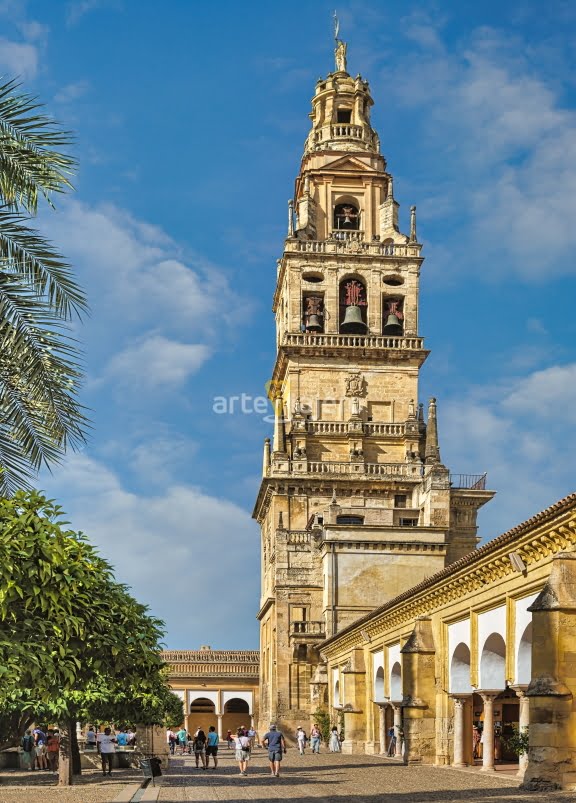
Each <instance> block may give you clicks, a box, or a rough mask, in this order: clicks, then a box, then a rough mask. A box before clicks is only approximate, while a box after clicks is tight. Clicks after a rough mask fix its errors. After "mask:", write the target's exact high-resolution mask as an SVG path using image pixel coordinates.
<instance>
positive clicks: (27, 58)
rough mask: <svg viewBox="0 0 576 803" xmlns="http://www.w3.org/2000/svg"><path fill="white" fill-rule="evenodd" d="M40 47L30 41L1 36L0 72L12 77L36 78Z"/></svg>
mask: <svg viewBox="0 0 576 803" xmlns="http://www.w3.org/2000/svg"><path fill="white" fill-rule="evenodd" d="M38 58H39V54H38V48H37V47H36V46H35V45H33V44H30V43H29V42H13V41H11V40H10V39H6V38H5V37H0V72H2V73H4V74H6V75H7V76H8V77H11V78H19V77H21V78H34V76H35V75H36V73H37V71H38Z"/></svg>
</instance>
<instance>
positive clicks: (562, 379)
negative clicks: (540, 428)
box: [502, 363, 576, 423]
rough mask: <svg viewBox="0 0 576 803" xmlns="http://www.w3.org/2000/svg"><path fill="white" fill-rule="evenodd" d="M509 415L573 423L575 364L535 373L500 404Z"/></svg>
mask: <svg viewBox="0 0 576 803" xmlns="http://www.w3.org/2000/svg"><path fill="white" fill-rule="evenodd" d="M502 407H503V409H504V410H506V411H507V412H509V413H519V414H522V415H524V414H530V415H533V416H538V417H539V418H553V419H556V418H558V417H560V419H561V420H563V421H570V422H572V423H575V422H576V363H571V364H569V365H553V366H551V367H550V368H546V369H544V370H543V371H536V372H535V373H533V374H531V375H530V376H528V377H527V378H526V379H524V380H522V381H521V382H519V383H518V385H517V386H516V387H515V388H514V389H513V390H512V391H511V392H510V393H509V394H508V396H507V397H506V398H505V399H504V400H503V402H502Z"/></svg>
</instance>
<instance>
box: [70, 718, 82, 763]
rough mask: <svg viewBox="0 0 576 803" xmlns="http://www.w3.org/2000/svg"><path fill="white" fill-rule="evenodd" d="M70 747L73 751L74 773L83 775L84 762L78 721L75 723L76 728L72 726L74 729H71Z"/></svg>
mask: <svg viewBox="0 0 576 803" xmlns="http://www.w3.org/2000/svg"><path fill="white" fill-rule="evenodd" d="M70 748H71V753H72V774H73V775H82V764H81V760H80V745H79V744H78V734H77V732H76V723H74V728H72V730H71V731H70Z"/></svg>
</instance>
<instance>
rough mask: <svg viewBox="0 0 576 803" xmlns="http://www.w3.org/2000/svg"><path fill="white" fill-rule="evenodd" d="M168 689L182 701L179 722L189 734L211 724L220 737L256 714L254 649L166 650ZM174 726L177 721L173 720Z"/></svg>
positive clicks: (256, 659) (248, 722) (257, 658)
mask: <svg viewBox="0 0 576 803" xmlns="http://www.w3.org/2000/svg"><path fill="white" fill-rule="evenodd" d="M162 658H163V659H164V661H165V662H166V663H167V664H168V667H169V673H170V674H169V683H170V688H171V689H172V691H173V692H174V693H175V694H177V695H178V696H179V697H180V699H181V700H182V707H183V712H184V719H183V723H182V724H184V727H185V728H186V729H187V731H188V732H189V733H194V731H195V730H196V729H197V728H198V727H202V728H204V730H205V731H206V732H207V731H208V728H209V727H210V725H214V727H215V728H216V730H217V732H218V735H219V736H220V737H221V738H222V737H225V736H226V732H227V731H228V730H231V731H233V732H235V731H236V729H237V728H238V727H240V725H245V726H246V727H249V726H250V725H251V724H254V723H255V721H256V719H257V716H258V670H259V663H260V655H259V653H258V651H257V650H212V649H210V647H203V648H201V649H199V650H166V651H165V652H163V653H162ZM173 724H174V725H177V724H181V723H176V722H175V723H173Z"/></svg>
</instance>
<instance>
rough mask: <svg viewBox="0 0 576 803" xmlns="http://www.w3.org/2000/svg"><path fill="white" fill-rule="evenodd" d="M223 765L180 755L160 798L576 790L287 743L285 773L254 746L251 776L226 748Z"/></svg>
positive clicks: (478, 798)
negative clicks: (200, 765)
mask: <svg viewBox="0 0 576 803" xmlns="http://www.w3.org/2000/svg"><path fill="white" fill-rule="evenodd" d="M219 752H220V754H221V756H220V757H219V758H221V761H220V766H219V767H218V769H216V770H214V769H212V768H210V769H209V770H202V769H196V767H195V764H194V759H193V758H188V757H186V758H183V759H182V758H177V759H175V760H174V761H173V762H172V764H171V768H170V771H169V773H168V774H167V775H165V776H163V778H162V779H161V783H162V789H161V792H160V796H159V803H189V801H205V803H211V801H219V800H225V801H241V800H250V801H252V803H272V802H273V801H275V800H290V801H292V803H298V801H310V800H313V801H314V803H335V802H336V803H348V802H349V803H444V801H461V802H462V803H468V801H470V803H472V802H473V803H479V802H480V803H517V801H523V802H525V801H532V802H533V803H560V802H561V801H562V803H564V802H566V803H567V801H572V803H573V802H574V800H575V795H574V793H572V792H570V793H561V792H555V793H550V794H547V795H544V794H533V793H526V792H520V790H519V789H518V787H517V781H516V779H514V778H511V777H503V776H502V775H498V774H497V775H484V774H481V773H476V772H463V771H461V770H454V769H449V768H442V767H405V766H403V765H399V764H396V763H395V762H392V761H387V760H385V759H381V758H373V757H371V756H348V755H342V754H340V755H332V754H329V753H324V754H323V753H321V754H320V755H319V756H317V755H312V754H307V755H305V756H303V757H302V756H299V755H298V753H297V751H296V750H295V749H291V750H288V754H287V756H286V757H285V759H284V761H283V762H282V777H280V778H272V777H270V774H269V768H268V762H267V757H266V754H265V751H264V750H262V751H260V750H256V751H255V753H254V757H253V759H252V761H250V765H249V768H248V775H247V776H246V777H243V776H241V775H239V774H238V767H237V765H236V764H235V762H234V761H233V758H232V755H233V754H232V753H231V752H229V751H227V750H226V748H224V750H222V748H220V751H219Z"/></svg>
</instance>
